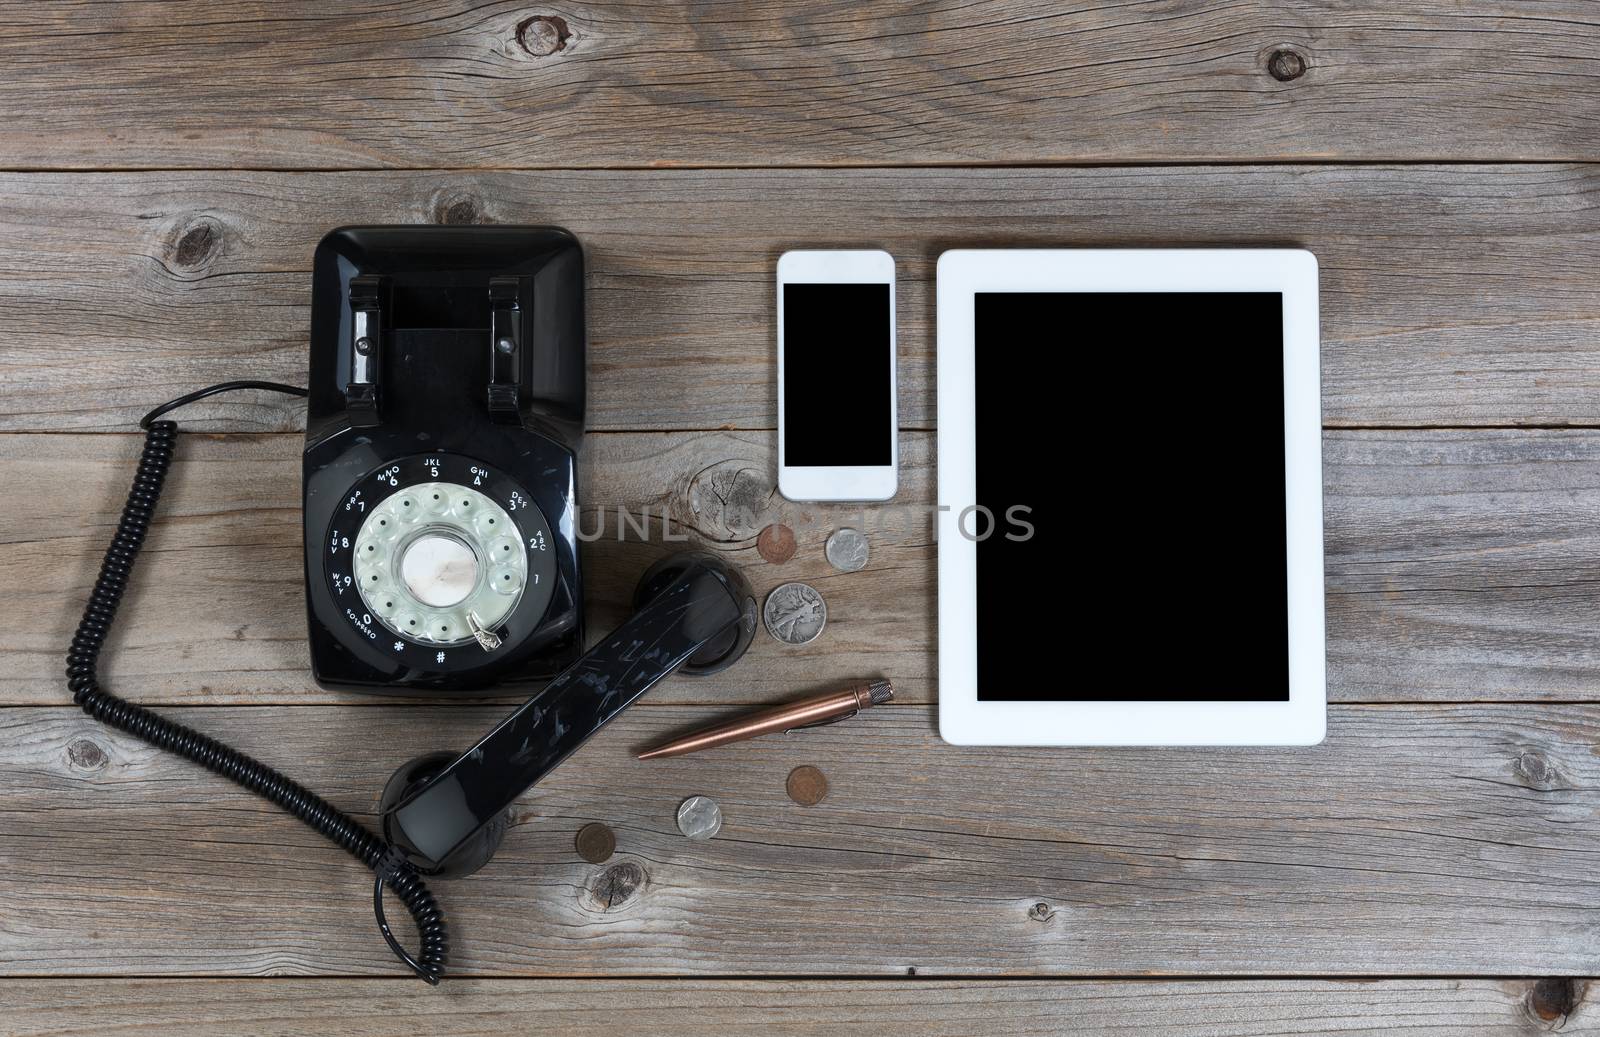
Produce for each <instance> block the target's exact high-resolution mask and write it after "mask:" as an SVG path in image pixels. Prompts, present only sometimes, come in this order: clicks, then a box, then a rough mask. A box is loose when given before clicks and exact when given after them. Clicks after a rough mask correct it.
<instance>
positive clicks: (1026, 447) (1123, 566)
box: [963, 292, 1289, 740]
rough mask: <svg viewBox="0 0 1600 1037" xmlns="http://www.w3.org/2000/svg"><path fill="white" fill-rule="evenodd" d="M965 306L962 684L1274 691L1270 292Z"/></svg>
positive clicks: (1274, 384)
mask: <svg viewBox="0 0 1600 1037" xmlns="http://www.w3.org/2000/svg"><path fill="white" fill-rule="evenodd" d="M974 319H975V339H974V347H975V353H976V358H975V365H974V378H975V380H976V385H975V402H976V407H977V415H976V417H977V491H978V496H977V499H978V502H979V504H981V505H983V506H984V507H985V508H987V509H988V510H989V512H990V513H991V514H992V515H993V516H994V519H995V523H994V528H993V531H992V532H991V533H990V535H989V536H988V537H987V538H985V539H982V540H980V541H979V543H978V545H977V570H978V571H977V581H978V590H977V593H978V603H977V604H978V610H977V611H978V697H979V698H980V699H986V700H1007V699H1032V700H1040V699H1046V700H1050V699H1053V700H1074V701H1091V700H1122V701H1128V700H1160V701H1188V702H1193V701H1205V700H1213V701H1240V700H1252V701H1263V700H1284V701H1286V700H1287V699H1288V697H1289V615H1288V597H1287V584H1288V561H1287V555H1286V546H1287V545H1286V533H1285V529H1286V521H1285V503H1284V490H1285V486H1284V440H1283V432H1284V410H1283V407H1284V404H1283V297H1282V295H1281V294H1278V293H1275V292H1274V293H1234V292H1224V293H1151V292H1140V293H978V294H977V296H976V299H975V311H974ZM1016 506H1025V507H1028V508H1030V509H1031V510H1030V511H1028V512H1026V513H1019V512H1013V513H1012V515H1011V517H1009V518H1008V511H1009V510H1010V509H1012V508H1013V507H1016ZM1013 519H1021V520H1022V521H1023V522H1025V523H1027V524H1028V525H1030V526H1031V527H1032V530H1031V535H1025V534H1027V532H1028V531H1026V530H1024V529H1023V528H1022V526H1021V525H1020V524H1018V523H1017V522H1016V521H1013ZM983 522H984V519H983V515H982V513H978V512H975V513H973V514H972V515H970V516H969V517H968V518H967V520H966V521H965V522H964V523H963V525H964V528H965V529H966V530H967V532H968V533H970V534H971V535H972V536H974V537H978V536H981V535H982V534H983V532H984V525H983ZM1130 737H1132V738H1133V739H1134V740H1137V732H1130Z"/></svg>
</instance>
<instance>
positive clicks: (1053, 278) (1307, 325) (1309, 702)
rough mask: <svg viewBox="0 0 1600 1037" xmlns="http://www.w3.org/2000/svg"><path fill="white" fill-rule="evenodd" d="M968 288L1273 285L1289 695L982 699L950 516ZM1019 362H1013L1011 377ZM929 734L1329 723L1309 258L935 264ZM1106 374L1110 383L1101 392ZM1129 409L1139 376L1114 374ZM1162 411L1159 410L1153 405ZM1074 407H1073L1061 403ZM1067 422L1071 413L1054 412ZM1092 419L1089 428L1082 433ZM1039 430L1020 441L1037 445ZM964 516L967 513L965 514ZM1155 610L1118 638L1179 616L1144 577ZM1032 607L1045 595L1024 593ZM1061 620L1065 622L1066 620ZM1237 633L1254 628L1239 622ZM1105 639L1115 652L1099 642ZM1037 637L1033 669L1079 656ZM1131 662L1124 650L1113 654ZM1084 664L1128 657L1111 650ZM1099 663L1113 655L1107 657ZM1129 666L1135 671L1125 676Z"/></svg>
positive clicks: (1074, 252) (1112, 741) (1262, 729)
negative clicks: (1279, 322)
mask: <svg viewBox="0 0 1600 1037" xmlns="http://www.w3.org/2000/svg"><path fill="white" fill-rule="evenodd" d="M979 292H1281V293H1283V372H1284V379H1283V386H1284V389H1283V391H1284V429H1283V434H1284V460H1285V465H1286V469H1285V471H1286V479H1285V485H1286V493H1285V498H1286V499H1285V513H1286V522H1287V529H1286V531H1287V544H1288V587H1287V593H1288V604H1289V699H1288V701H1286V702H1285V701H1275V702H1219V701H1203V702H1181V701H1178V702H1174V701H1133V702H1122V701H1099V702H1092V701H1085V702H1028V701H981V700H979V698H978V695H977V648H978V646H977V643H976V642H977V626H976V620H977V615H976V607H977V581H976V577H977V565H976V561H977V544H976V543H975V542H973V541H972V540H970V539H968V538H966V537H965V536H962V535H961V533H960V530H959V528H958V525H957V523H958V522H959V519H960V515H961V513H962V511H963V509H965V508H966V507H968V506H970V505H971V504H973V503H974V501H975V498H976V489H975V487H976V470H975V464H976V455H975V450H976V440H975V438H974V416H973V297H974V296H975V295H976V294H977V293H979ZM1025 371H1026V368H1025V366H1023V365H1021V364H1019V365H1018V366H1017V372H1018V376H1019V377H1021V376H1024V375H1025ZM938 378H939V382H938V437H939V462H938V464H939V481H938V503H939V505H940V508H941V510H940V512H939V515H938V537H939V733H940V735H941V736H943V738H944V740H945V741H947V742H951V743H953V744H957V745H1314V744H1316V743H1317V742H1320V741H1321V740H1322V738H1323V735H1324V733H1325V731H1326V724H1327V701H1326V700H1327V690H1326V666H1325V658H1324V653H1325V636H1324V626H1323V624H1324V618H1323V571H1322V562H1323V557H1322V407H1321V403H1322V397H1321V376H1320V371H1319V366H1318V317H1317V260H1316V257H1315V256H1313V255H1312V254H1311V253H1310V252H1306V251H1304V250H1299V249H1115V250H1105V249H999V250H977V249H959V250H953V251H949V252H946V253H944V254H943V255H941V256H940V257H939V265H938ZM1111 388H1112V387H1108V391H1111ZM1116 391H1121V392H1123V393H1124V394H1125V395H1126V398H1127V400H1128V404H1129V406H1130V407H1135V408H1136V407H1137V405H1138V400H1139V392H1138V388H1137V386H1124V387H1121V389H1120V390H1116ZM1151 417H1152V420H1154V421H1157V422H1159V420H1160V415H1152V416H1151ZM1063 418H1064V419H1070V415H1063ZM1063 427H1064V428H1067V427H1070V420H1068V421H1067V424H1066V425H1064V426H1063ZM1088 431H1089V430H1084V432H1085V433H1087V432H1088ZM1039 446H1040V444H1031V445H1023V444H1019V449H1037V448H1038V447H1039ZM970 525H971V523H970V522H969V526H970ZM1150 596H1151V597H1150V610H1149V614H1148V615H1149V617H1150V622H1149V623H1147V624H1142V625H1141V626H1140V627H1139V628H1137V629H1130V630H1129V631H1128V635H1129V643H1131V644H1139V643H1145V644H1146V647H1147V649H1148V650H1151V651H1159V650H1160V638H1161V623H1163V622H1171V623H1181V622H1183V617H1182V616H1181V615H1171V614H1169V613H1167V612H1166V611H1165V610H1164V609H1163V608H1162V603H1161V589H1160V588H1159V587H1152V588H1151V590H1150ZM1016 607H1017V608H1019V609H1025V608H1043V607H1045V602H1044V601H1043V600H1036V601H1019V602H1017V603H1016ZM1069 622H1070V620H1069ZM1240 637H1241V639H1242V640H1243V641H1244V642H1246V643H1245V644H1243V645H1242V646H1241V647H1245V648H1247V647H1248V645H1247V641H1248V638H1249V637H1250V632H1249V626H1248V624H1247V623H1244V624H1241V629H1240ZM1107 650H1108V651H1109V652H1112V653H1117V652H1119V651H1120V649H1118V648H1117V647H1115V646H1110V645H1108V646H1107ZM1056 651H1057V647H1056V646H1051V645H1040V646H1039V659H1038V667H1037V670H1036V672H1037V674H1038V679H1039V680H1041V681H1048V680H1052V679H1054V678H1053V677H1052V673H1055V672H1059V671H1060V670H1061V669H1062V667H1063V665H1065V666H1072V665H1074V664H1075V662H1077V661H1075V660H1073V659H1071V658H1067V659H1062V658H1059V657H1057V656H1056V655H1055V653H1056ZM1123 662H1124V663H1127V662H1128V661H1127V660H1124V661H1123ZM1082 664H1083V665H1089V666H1101V667H1106V668H1109V669H1113V670H1118V669H1122V670H1126V671H1127V672H1129V673H1130V674H1136V672H1137V667H1136V666H1135V665H1122V664H1119V662H1118V660H1117V659H1116V658H1107V659H1101V660H1082ZM1107 664H1110V665H1109V666H1107ZM1132 679H1137V677H1136V676H1134V677H1132Z"/></svg>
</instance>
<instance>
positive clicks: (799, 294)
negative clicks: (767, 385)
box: [783, 284, 894, 467]
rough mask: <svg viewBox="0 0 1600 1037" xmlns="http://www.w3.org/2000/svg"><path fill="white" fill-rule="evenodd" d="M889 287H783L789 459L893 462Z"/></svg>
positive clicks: (785, 440) (797, 462)
mask: <svg viewBox="0 0 1600 1037" xmlns="http://www.w3.org/2000/svg"><path fill="white" fill-rule="evenodd" d="M889 289H890V286H889V285H887V284H786V285H784V286H783V425H784V433H783V448H784V462H785V463H786V464H789V465H797V466H802V467H816V466H842V467H849V466H857V465H886V464H892V463H893V462H894V444H893V441H892V437H891V430H890V425H889V408H890V403H891V400H892V396H891V395H890V394H891V393H893V392H894V386H893V381H894V378H893V365H894V354H893V352H892V343H891V342H890V341H889Z"/></svg>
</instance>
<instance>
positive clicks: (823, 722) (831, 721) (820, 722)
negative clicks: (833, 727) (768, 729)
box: [783, 709, 861, 735]
mask: <svg viewBox="0 0 1600 1037" xmlns="http://www.w3.org/2000/svg"><path fill="white" fill-rule="evenodd" d="M859 712H861V710H859V709H852V710H851V711H850V712H848V713H840V714H839V715H838V716H836V717H829V718H828V719H826V720H813V721H812V722H811V723H809V724H801V725H799V726H798V727H786V728H784V729H783V733H784V734H786V735H788V734H793V733H794V732H796V731H804V730H805V729H806V728H808V727H827V726H828V725H829V724H837V723H838V722H839V721H841V720H849V719H850V718H851V717H853V716H855V715H856V714H857V713H859Z"/></svg>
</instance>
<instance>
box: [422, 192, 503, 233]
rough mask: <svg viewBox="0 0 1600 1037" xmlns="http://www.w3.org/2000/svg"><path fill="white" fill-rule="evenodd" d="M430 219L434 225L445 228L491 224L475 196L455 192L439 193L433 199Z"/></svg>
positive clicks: (481, 204)
mask: <svg viewBox="0 0 1600 1037" xmlns="http://www.w3.org/2000/svg"><path fill="white" fill-rule="evenodd" d="M432 219H433V222H434V223H440V224H444V225H445V226H447V227H471V226H474V225H476V224H479V223H491V222H493V221H491V220H490V219H489V217H488V216H487V215H486V214H485V213H484V211H483V203H482V202H481V201H479V200H478V198H477V197H476V196H474V195H471V194H461V193H457V192H450V193H445V192H441V193H440V194H438V195H436V196H435V197H434V199H433V216H432Z"/></svg>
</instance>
